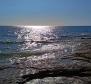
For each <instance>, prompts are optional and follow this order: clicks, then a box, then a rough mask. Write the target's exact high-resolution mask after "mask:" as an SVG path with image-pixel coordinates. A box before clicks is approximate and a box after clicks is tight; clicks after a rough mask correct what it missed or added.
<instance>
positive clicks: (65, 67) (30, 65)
mask: <svg viewBox="0 0 91 84" xmlns="http://www.w3.org/2000/svg"><path fill="white" fill-rule="evenodd" d="M67 51H69V50H67V49H66V50H61V49H53V50H48V51H47V50H46V51H45V52H44V51H43V52H42V53H40V52H38V53H37V52H36V53H33V55H32V56H29V57H26V55H27V53H23V55H24V56H23V57H21V58H18V57H16V58H13V61H12V60H11V64H8V65H1V66H0V84H91V39H82V41H81V42H80V44H78V45H76V46H75V50H73V51H71V52H67ZM64 52H65V53H64ZM60 53H61V54H60ZM18 54H19V53H18Z"/></svg>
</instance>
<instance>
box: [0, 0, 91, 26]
mask: <svg viewBox="0 0 91 84" xmlns="http://www.w3.org/2000/svg"><path fill="white" fill-rule="evenodd" d="M0 25H58V26H81V25H82V26H84V25H86V26H87V25H91V0H0Z"/></svg>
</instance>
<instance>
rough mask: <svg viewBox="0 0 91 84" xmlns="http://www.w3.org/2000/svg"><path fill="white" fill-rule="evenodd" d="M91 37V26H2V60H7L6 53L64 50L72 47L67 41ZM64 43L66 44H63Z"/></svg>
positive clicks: (0, 50)
mask: <svg viewBox="0 0 91 84" xmlns="http://www.w3.org/2000/svg"><path fill="white" fill-rule="evenodd" d="M90 36H91V27H90V26H89V27H88V26H83V27H79V26H77V27H76V26H75V27H74V26H73V27H60V26H56V27H51V26H0V55H1V56H0V58H1V59H2V58H4V59H5V58H7V57H8V56H4V57H3V55H4V54H6V53H8V54H10V53H22V52H27V51H28V52H36V51H37V52H38V51H39V52H40V51H46V50H52V49H62V48H64V47H65V46H67V47H72V46H70V45H72V44H70V43H69V42H68V43H67V41H69V40H72V41H74V40H79V39H81V38H82V37H84V38H89V37H90ZM63 41H64V43H61V42H63ZM65 42H66V43H67V45H65ZM74 45H75V44H74ZM74 45H73V46H74ZM10 57H12V56H10Z"/></svg>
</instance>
